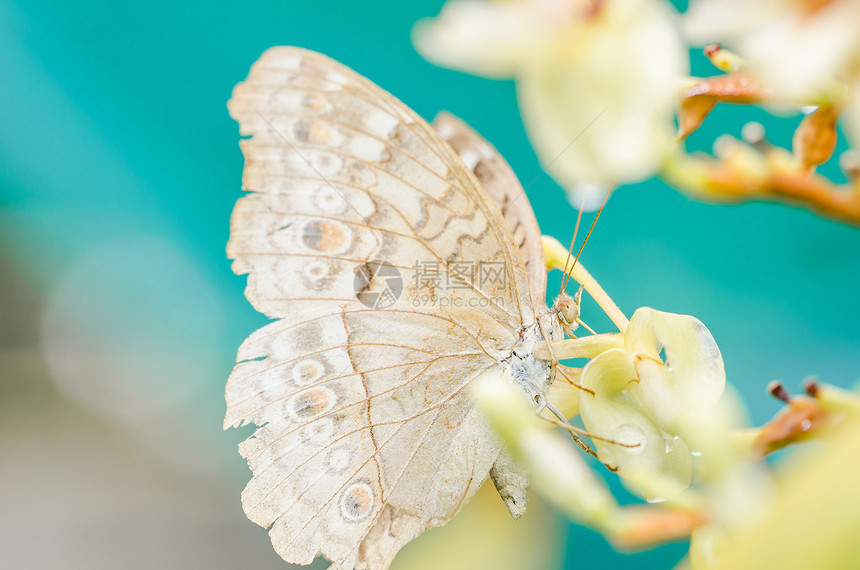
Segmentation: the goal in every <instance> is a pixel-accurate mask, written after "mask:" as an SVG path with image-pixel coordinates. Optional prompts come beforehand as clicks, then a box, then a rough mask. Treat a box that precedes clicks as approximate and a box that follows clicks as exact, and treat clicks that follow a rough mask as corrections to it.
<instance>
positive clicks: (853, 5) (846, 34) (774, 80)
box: [684, 0, 860, 143]
mask: <svg viewBox="0 0 860 570" xmlns="http://www.w3.org/2000/svg"><path fill="white" fill-rule="evenodd" d="M684 24H685V26H684V28H685V32H686V34H687V35H688V36H689V37H690V39H692V40H693V41H697V42H703V43H704V42H711V41H719V42H723V43H726V44H727V45H729V46H731V47H732V49H734V50H735V51H737V52H738V53H739V54H740V55H741V56H743V57H744V58H745V59H746V60H747V61H748V64H749V65H748V67H749V70H750V71H751V72H753V73H755V74H756V75H757V76H759V77H760V78H761V79H762V80H764V81H765V83H766V84H767V85H768V87H769V88H771V89H773V90H774V92H775V94H776V95H777V97H781V98H784V99H786V100H790V101H794V102H804V101H811V102H815V101H816V99H817V98H821V97H824V98H825V99H829V100H833V99H836V100H837V102H839V100H840V99H842V98H844V97H845V93H844V91H843V90H844V89H845V87H847V88H848V103H847V105H848V110H849V114H850V116H851V118H852V119H853V123H851V126H852V131H853V135H854V137H855V143H857V142H860V117H858V115H860V33H858V25H860V0H763V1H757V2H750V1H748V0H697V1H695V2H693V3H692V4H691V6H690V10H689V12H688V13H687V15H686V16H685V22H684Z"/></svg>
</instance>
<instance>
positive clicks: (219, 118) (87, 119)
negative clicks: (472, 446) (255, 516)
mask: <svg viewBox="0 0 860 570" xmlns="http://www.w3.org/2000/svg"><path fill="white" fill-rule="evenodd" d="M442 4H443V2H442V0H420V1H416V0H413V1H411V2H372V3H367V2H349V1H329V2H307V1H302V2H296V1H289V0H278V1H274V0H273V1H248V2H242V3H239V2H230V3H227V2H199V1H196V0H193V1H188V2H183V3H176V2H172V1H170V2H169V1H167V0H151V1H149V2H145V3H115V2H106V1H99V0H80V1H78V2H74V3H57V2H48V1H47V0H27V1H26V2H25V1H23V0H18V1H11V0H0V80H2V84H3V87H2V89H0V129H2V133H3V134H2V136H0V164H2V168H0V374H2V377H0V458H2V459H0V505H2V507H0V566H2V567H5V568H116V567H125V568H178V567H192V568H203V567H206V568H235V567H238V566H240V565H241V566H249V567H256V568H284V567H285V566H286V565H285V564H284V563H283V562H282V561H281V560H280V559H279V558H278V557H277V555H276V554H274V552H273V550H272V548H271V546H270V544H269V540H268V537H267V536H266V533H265V532H264V531H263V529H260V528H258V527H256V526H255V525H254V524H253V523H251V522H249V521H247V520H246V518H245V516H244V514H243V513H242V510H241V506H240V503H239V493H240V491H241V489H242V488H243V486H244V484H245V483H246V481H247V480H248V478H249V477H250V473H249V471H248V469H247V467H246V466H245V462H244V460H242V459H241V457H239V455H238V453H237V452H236V444H237V443H238V442H239V441H240V440H241V439H244V438H245V437H247V436H248V435H249V434H250V433H251V432H250V430H248V429H245V430H231V431H228V432H223V431H222V429H221V423H222V418H223V413H224V401H223V389H224V383H225V381H226V378H227V375H228V373H229V371H230V369H231V367H232V364H233V362H234V356H235V351H236V348H237V347H238V345H239V343H240V342H241V341H242V340H243V339H244V338H245V337H246V336H247V335H248V334H249V333H251V332H252V331H253V330H255V329H256V328H258V327H259V326H261V325H263V324H264V322H265V319H264V318H263V317H262V316H260V315H258V314H257V313H255V312H254V310H253V309H252V308H251V306H250V305H249V304H248V303H247V302H246V300H245V298H244V295H243V289H244V284H245V283H244V282H245V277H244V276H243V277H237V276H235V275H233V274H232V273H231V271H230V264H229V262H228V260H227V259H226V257H225V254H224V246H225V244H226V241H227V237H228V231H229V216H230V211H231V209H232V206H233V203H234V202H235V201H236V199H238V198H239V197H240V195H241V190H240V179H241V170H242V157H241V154H240V151H239V147H238V142H237V141H238V129H237V126H236V124H235V123H233V121H232V120H231V119H230V118H229V117H228V115H227V110H226V107H225V104H226V101H227V99H228V98H229V96H230V91H231V89H232V87H233V85H235V83H237V82H238V81H240V80H242V79H243V78H244V77H245V76H246V74H247V71H248V68H249V67H250V65H251V63H252V62H253V61H254V60H255V59H256V58H257V57H258V56H259V55H260V54H261V53H262V52H263V50H265V49H266V48H268V47H270V46H272V45H296V46H302V47H307V48H310V49H314V50H318V51H321V52H324V53H326V54H328V55H329V56H331V57H333V58H335V59H337V60H339V61H342V62H344V63H346V64H347V65H349V66H350V67H353V68H354V69H356V70H357V71H358V72H360V73H362V74H363V75H365V76H367V77H369V78H370V79H372V80H373V81H374V82H376V83H378V84H379V85H381V86H382V87H383V88H385V89H387V90H388V91H390V92H391V93H393V94H394V95H395V96H397V97H399V98H400V99H402V100H403V101H405V102H406V103H407V104H408V105H410V106H411V107H413V108H414V109H415V110H416V111H417V112H418V113H420V114H421V115H422V116H424V117H425V118H427V119H432V118H433V116H435V114H436V113H437V112H439V111H441V110H443V109H445V110H449V111H451V112H453V113H454V114H456V115H458V116H460V117H462V118H464V119H465V120H467V121H468V122H469V123H470V124H471V125H472V126H473V127H475V128H476V129H477V130H478V131H479V132H481V133H482V134H483V135H484V136H485V137H486V138H487V139H489V140H490V141H491V142H492V143H493V144H494V145H496V146H497V148H498V149H499V150H500V151H501V153H502V154H503V155H504V156H505V157H506V158H507V159H508V161H509V162H510V163H511V165H512V166H513V168H514V170H515V171H516V172H517V173H518V175H519V176H520V179H521V180H522V181H523V183H524V185H526V186H528V193H529V198H530V199H531V202H532V205H533V206H534V208H535V210H536V213H537V216H538V219H539V221H540V223H541V226H542V229H543V231H544V232H545V233H548V234H551V235H554V236H555V237H557V238H559V239H560V240H561V241H562V242H564V241H565V240H569V239H570V237H571V235H572V232H573V222H574V220H575V210H574V208H573V207H571V206H570V205H569V204H568V203H567V202H566V199H565V195H564V193H563V192H562V191H561V190H560V189H559V188H558V186H556V185H555V183H553V181H552V180H551V179H550V178H548V177H547V176H541V175H540V174H541V171H540V167H539V165H538V162H537V159H536V158H535V155H534V152H533V150H532V149H531V147H530V145H529V142H528V140H527V138H526V135H525V132H524V130H523V126H522V123H521V120H520V115H519V112H518V109H517V105H516V97H515V90H514V86H513V83H512V82H503V81H489V80H484V79H480V78H476V77H472V76H468V75H465V74H460V73H457V72H454V71H448V70H444V69H440V68H437V67H434V66H432V65H431V64H429V63H427V62H426V61H424V60H423V59H421V57H420V56H419V55H418V54H417V53H416V52H415V50H414V49H413V47H412V45H411V41H410V32H411V28H412V26H413V24H414V23H415V22H416V21H417V20H419V19H420V18H422V17H427V16H434V15H436V14H437V13H438V11H439V10H440V8H441V6H442ZM678 5H679V7H681V8H683V7H684V3H683V2H681V3H679V4H678ZM692 58H693V72H694V73H695V74H699V75H709V74H712V73H714V72H715V70H713V71H712V70H711V69H710V68H709V64H708V63H707V62H706V60H705V59H704V58H703V57H701V56H700V55H698V54H695V53H694V54H692ZM571 104H575V101H572V102H571ZM749 120H759V121H762V122H763V123H765V126H766V127H767V129H768V133H769V136H770V137H771V139H773V140H774V141H775V142H779V143H786V142H787V141H789V140H790V137H791V133H792V132H793V129H794V127H795V126H796V125H797V123H798V122H799V120H800V118H799V117H787V118H782V119H780V120H779V121H775V120H773V119H770V118H769V117H768V116H766V115H765V114H763V113H761V112H760V111H756V110H755V109H747V108H744V109H740V108H732V107H729V106H721V107H718V108H717V110H716V111H715V112H714V115H713V116H712V117H710V118H709V119H708V120H707V121H706V123H705V126H704V128H703V129H702V130H701V131H700V132H698V133H696V135H695V136H694V138H693V140H692V141H691V146H692V147H694V148H695V147H696V145H699V146H700V148H703V149H706V148H709V146H710V144H711V142H712V140H713V138H714V136H715V135H716V134H718V133H722V132H728V133H730V134H734V135H735V136H738V135H739V133H740V129H741V127H742V125H743V124H744V123H745V122H746V121H749ZM837 152H839V151H837ZM825 172H827V171H826V170H825ZM830 174H834V176H836V177H838V175H837V174H835V173H830ZM582 259H583V261H584V263H585V265H586V266H587V267H588V268H589V269H590V271H591V272H592V273H593V274H594V275H595V276H596V277H597V278H598V279H599V280H600V282H601V283H602V285H603V286H604V288H605V289H606V290H607V291H608V292H609V293H610V295H612V297H613V298H614V299H615V301H616V302H617V303H618V304H619V306H620V307H621V308H622V309H623V310H624V311H625V312H627V313H628V315H629V314H630V313H632V311H633V310H634V309H635V308H636V307H639V306H643V305H648V306H652V307H655V308H658V309H662V310H666V311H672V312H679V313H687V314H692V315H695V316H696V317H698V318H699V319H701V320H702V321H703V322H704V323H705V324H706V325H707V326H708V327H709V329H710V330H711V332H712V333H713V335H714V337H715V338H716V339H717V342H718V343H719V345H720V348H721V350H722V353H723V357H724V359H725V362H726V369H727V373H728V378H729V381H730V382H731V383H732V384H733V385H734V386H735V388H736V389H737V391H738V392H739V393H740V394H741V396H742V397H743V399H744V401H745V402H746V404H747V406H748V412H749V416H750V419H751V421H752V422H754V423H761V422H763V421H765V420H767V419H768V418H769V417H770V416H771V415H773V414H774V413H775V412H776V411H777V410H778V409H779V404H778V403H777V402H775V401H772V400H771V399H769V397H768V396H767V395H766V393H765V386H766V384H767V382H768V381H770V380H773V379H781V380H784V381H785V382H786V384H787V386H788V387H789V388H790V389H793V390H795V391H797V390H798V389H799V386H800V384H801V382H802V380H803V379H804V378H805V377H807V376H809V375H816V376H817V377H818V378H820V379H821V380H822V381H824V382H830V383H833V384H836V385H840V386H853V385H854V383H855V382H856V381H857V379H858V369H857V361H858V356H860V335H858V333H857V323H858V320H860V308H858V303H857V297H856V295H857V293H856V288H857V283H858V281H860V232H858V231H857V230H856V229H854V228H849V227H846V226H843V225H840V224H836V223H833V222H829V221H825V220H822V219H819V218H817V217H815V216H814V215H812V214H810V213H809V212H807V211H803V210H797V209H793V208H790V207H787V206H782V205H770V204H747V205H743V206H716V205H706V204H702V203H698V202H693V201H690V200H689V199H688V198H686V197H684V196H682V195H680V194H678V193H676V192H674V191H673V190H671V189H670V188H667V187H666V186H665V185H663V184H662V183H660V182H656V181H652V182H648V183H645V184H639V185H636V186H628V187H624V188H621V189H620V190H619V191H618V192H616V193H615V194H614V195H613V196H612V198H611V200H610V201H609V204H608V206H607V207H606V210H605V211H604V213H603V214H602V216H601V218H600V222H599V224H598V226H597V229H596V231H595V233H594V235H593V236H592V238H591V241H590V242H589V245H588V247H587V248H586V250H585V253H584V254H583V258H582ZM553 283H555V284H556V285H552V284H553ZM557 283H558V280H554V281H551V285H550V289H551V290H552V288H553V287H554V286H555V287H557ZM584 310H585V318H586V320H587V321H588V322H589V324H592V325H595V324H596V325H597V326H602V327H604V328H607V327H606V323H605V322H604V321H601V319H600V318H599V317H598V316H596V309H595V307H594V306H593V305H591V304H589V303H588V302H586V304H585V307H584ZM589 315H595V316H592V317H589ZM612 485H613V489H614V490H616V491H618V492H620V493H622V494H623V491H620V490H619V489H618V486H617V485H615V484H614V483H612ZM485 491H486V489H485ZM492 495H493V494H492V493H485V492H483V491H482V493H481V494H480V495H479V497H478V498H477V499H476V500H475V501H473V502H472V503H471V504H470V505H469V506H468V507H467V508H466V509H465V510H464V511H463V512H462V513H461V514H460V515H459V516H458V517H457V518H456V519H455V520H454V521H453V522H452V523H450V524H449V525H447V526H446V527H444V528H442V529H435V530H433V531H430V532H429V533H427V534H426V535H425V536H423V537H422V538H420V539H419V540H417V541H416V542H414V543H413V544H411V545H409V546H408V547H407V548H406V549H405V550H404V551H403V552H402V554H401V555H400V556H399V557H398V559H397V561H396V562H395V567H399V568H431V567H433V568H438V567H446V568H475V567H480V568H549V569H555V568H567V567H569V568H587V567H598V566H599V567H602V568H614V567H631V566H633V565H635V566H636V567H653V568H666V567H671V566H672V565H674V564H675V563H676V562H677V561H678V560H679V559H680V558H681V557H682V556H683V554H684V552H685V551H686V546H685V545H683V544H674V545H667V546H663V547H660V548H658V549H655V550H651V551H648V552H643V553H633V554H630V553H627V554H621V553H617V552H615V551H614V550H612V548H611V547H610V546H609V545H608V544H607V543H606V542H605V541H604V540H603V539H602V538H601V537H600V536H599V535H597V534H595V533H593V532H592V531H590V530H588V529H584V528H582V527H579V526H576V525H569V524H568V523H567V522H565V521H564V520H562V519H561V518H559V517H558V516H557V515H554V514H553V513H552V512H550V511H549V509H548V508H546V507H544V506H543V505H541V504H540V503H539V501H537V499H533V503H532V505H533V508H532V509H531V511H530V513H529V515H528V516H527V517H526V518H525V520H524V522H521V523H519V524H517V525H514V524H513V523H511V522H510V521H508V520H507V515H506V512H505V510H504V507H503V506H502V505H501V502H500V501H499V500H498V498H497V497H493V496H492ZM318 566H320V567H325V564H324V563H323V564H320V563H318Z"/></svg>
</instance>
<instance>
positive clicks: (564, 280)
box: [558, 195, 585, 295]
mask: <svg viewBox="0 0 860 570" xmlns="http://www.w3.org/2000/svg"><path fill="white" fill-rule="evenodd" d="M584 207H585V196H584V195H583V196H582V201H581V202H580V204H579V213H578V214H577V216H576V225H575V226H574V227H573V238H571V240H570V247H569V248H568V249H567V259H565V260H564V275H563V276H562V278H561V289H559V290H558V294H559V295H561V294H562V293H563V292H564V288H565V287H567V280H568V276H569V275H570V273H569V272H568V270H567V264H568V263H570V256H571V255H572V254H573V244H575V243H576V234H577V232H579V224H580V222H582V210H583V208H584Z"/></svg>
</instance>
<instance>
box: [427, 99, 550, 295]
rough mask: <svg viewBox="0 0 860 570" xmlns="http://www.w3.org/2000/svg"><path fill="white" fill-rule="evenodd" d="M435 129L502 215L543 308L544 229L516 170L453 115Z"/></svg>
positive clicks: (442, 117) (435, 124) (438, 121)
mask: <svg viewBox="0 0 860 570" xmlns="http://www.w3.org/2000/svg"><path fill="white" fill-rule="evenodd" d="M433 128H434V129H436V132H438V133H439V135H440V136H441V137H442V138H443V139H445V140H446V141H447V142H448V144H450V145H451V147H452V148H453V149H454V150H455V151H456V152H457V154H459V155H460V158H461V160H462V161H463V163H464V164H465V165H466V167H467V168H469V169H470V170H471V171H472V173H473V174H474V175H475V177H476V178H477V179H478V181H479V182H480V183H481V186H482V187H483V188H484V190H486V192H487V194H489V196H490V198H492V200H493V202H494V203H495V204H496V206H497V207H498V208H499V210H500V211H501V213H502V217H504V218H505V222H507V224H508V228H509V229H510V230H511V233H512V234H513V235H514V241H515V242H516V244H517V246H518V247H519V249H520V254H521V255H522V258H523V260H524V261H525V264H526V273H527V274H528V278H529V290H530V291H531V294H532V302H533V303H534V305H535V306H536V307H540V306H542V305H543V304H544V303H545V302H546V299H545V297H546V260H545V257H544V253H543V244H542V243H541V231H540V226H539V225H538V221H537V217H535V213H534V210H533V209H532V206H531V203H529V199H528V196H527V195H526V193H525V190H523V187H522V185H521V184H520V181H519V179H517V176H516V174H514V171H513V169H512V168H511V167H510V165H509V164H508V162H507V161H506V160H505V159H504V158H503V157H502V155H501V154H499V152H498V151H497V150H496V149H495V148H494V147H493V145H491V144H490V143H489V142H487V140H486V139H485V138H484V137H482V136H481V135H480V134H478V133H477V132H476V131H475V130H474V129H472V128H471V127H470V126H469V125H467V124H466V122H465V121H463V120H462V119H460V118H458V117H455V116H454V115H452V114H451V113H446V112H444V111H443V112H441V113H439V114H438V115H437V116H436V118H435V119H434V120H433Z"/></svg>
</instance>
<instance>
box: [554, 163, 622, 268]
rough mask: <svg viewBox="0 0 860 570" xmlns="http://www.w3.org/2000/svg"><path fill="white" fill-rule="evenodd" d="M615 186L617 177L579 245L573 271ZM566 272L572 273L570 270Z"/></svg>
mask: <svg viewBox="0 0 860 570" xmlns="http://www.w3.org/2000/svg"><path fill="white" fill-rule="evenodd" d="M614 186H615V178H613V179H612V182H611V183H610V184H609V189H607V190H606V196H604V197H603V202H602V203H601V204H600V208H599V209H598V210H597V215H596V216H594V221H592V222H591V227H590V228H588V233H587V234H585V239H584V240H582V245H581V246H580V247H579V251H578V252H576V257H574V258H573V265H571V267H570V271H573V268H574V267H576V262H577V261H579V256H580V255H582V250H583V249H585V244H587V243H588V238H589V237H591V232H592V231H594V226H595V225H597V220H598V219H600V214H601V213H602V212H603V208H604V207H605V206H606V201H607V200H609V194H611V193H612V188H613V187H614ZM565 269H567V265H565ZM566 273H568V274H570V272H569V271H567V272H566Z"/></svg>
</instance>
